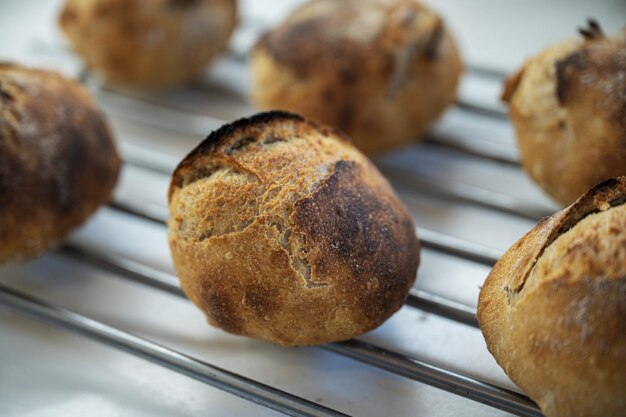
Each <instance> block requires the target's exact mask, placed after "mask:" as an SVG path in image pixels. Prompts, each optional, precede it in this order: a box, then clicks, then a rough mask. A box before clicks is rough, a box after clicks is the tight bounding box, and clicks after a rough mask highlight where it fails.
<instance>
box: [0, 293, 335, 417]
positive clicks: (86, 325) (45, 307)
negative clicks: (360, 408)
mask: <svg viewBox="0 0 626 417" xmlns="http://www.w3.org/2000/svg"><path fill="white" fill-rule="evenodd" d="M0 305H2V306H4V307H8V308H10V309H12V310H13V311H15V312H18V313H21V314H23V315H26V316H30V317H32V318H35V319H38V320H40V321H43V322H45V323H47V324H51V325H53V326H56V327H60V328H63V329H66V330H69V331H71V332H72V333H76V334H79V335H82V336H85V337H88V338H90V339H93V340H95V341H98V342H100V343H103V344H106V345H108V346H112V347H114V348H117V349H119V350H122V351H124V352H127V353H130V354H132V355H134V356H138V357H140V358H142V359H145V360H147V361H149V362H152V363H155V364H157V365H161V366H163V367H166V368H168V369H171V370H173V371H175V372H178V373H181V374H183V375H186V376H188V377H190V378H193V379H196V380H198V381H201V382H204V383H205V384H208V385H211V386H213V387H216V388H219V389H221V390H223V391H226V392H229V393H231V394H233V395H236V396H238V397H240V398H243V399H246V400H248V401H252V402H254V403H256V404H259V405H262V406H264V407H268V408H271V409H273V410H276V411H279V412H281V413H284V414H287V415H290V416H302V417H305V416H307V417H311V416H346V414H343V413H340V412H338V411H335V410H332V409H330V408H328V407H324V406H323V405H320V404H317V403H314V402H311V401H308V400H305V399H303V398H300V397H297V396H295V395H292V394H289V393H287V392H284V391H281V390H278V389H276V388H272V387H270V386H268V385H265V384H262V383H260V382H257V381H255V380H252V379H249V378H246V377H243V376H241V375H237V374H235V373H233V372H230V371H227V370H225V369H221V368H218V367H216V366H213V365H210V364H208V363H206V362H203V361H200V360H198V359H195V358H192V357H190V356H187V355H184V354H182V353H179V352H177V351H175V350H172V349H169V348H166V347H164V346H161V345H159V344H157V343H154V342H151V341H149V340H146V339H144V338H141V337H138V336H135V335H132V334H130V333H126V332H124V331H122V330H119V329H116V328H114V327H111V326H108V325H106V324H104V323H102V322H99V321H96V320H93V319H91V318H89V317H86V316H83V315H81V314H77V313H75V312H73V311H70V310H66V309H63V308H59V307H56V306H54V305H52V304H49V303H47V302H45V301H43V300H40V299H38V298H35V297H32V296H30V295H27V294H24V293H21V292H19V291H16V290H14V289H11V288H9V287H7V286H5V285H2V284H0Z"/></svg>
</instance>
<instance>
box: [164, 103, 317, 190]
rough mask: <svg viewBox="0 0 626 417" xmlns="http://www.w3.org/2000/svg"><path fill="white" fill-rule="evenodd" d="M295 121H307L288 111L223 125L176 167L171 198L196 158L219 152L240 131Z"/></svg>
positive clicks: (254, 116)
mask: <svg viewBox="0 0 626 417" xmlns="http://www.w3.org/2000/svg"><path fill="white" fill-rule="evenodd" d="M290 120H291V121H295V122H305V119H304V118H303V117H302V116H300V115H298V114H295V113H290V112H286V111H280V110H274V111H268V112H262V113H257V114H255V115H253V116H251V117H247V118H245V117H244V118H241V119H238V120H235V121H234V122H232V123H228V124H225V125H223V126H222V127H220V128H219V129H217V130H214V131H213V132H211V134H209V136H207V137H206V139H204V140H203V141H202V142H201V143H200V144H199V145H198V146H196V148H195V149H193V150H192V151H191V152H190V153H189V154H188V155H187V156H186V157H185V158H184V159H183V160H182V161H181V162H180V163H179V164H178V166H177V167H176V169H175V170H174V174H173V175H172V182H171V184H170V190H169V198H171V196H172V193H173V191H174V189H175V188H179V187H181V186H182V184H183V176H182V175H181V174H180V171H181V170H182V169H184V168H185V167H187V166H190V165H191V164H193V162H194V161H195V159H196V158H198V157H200V156H201V155H205V154H209V153H211V152H214V151H216V150H217V148H218V147H219V146H220V145H222V144H224V143H225V142H226V141H227V140H229V139H230V138H231V137H233V136H234V135H237V134H238V133H239V132H240V131H243V130H244V129H247V128H250V127H254V126H263V125H266V124H270V123H274V122H278V121H290Z"/></svg>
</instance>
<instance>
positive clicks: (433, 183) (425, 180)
mask: <svg viewBox="0 0 626 417" xmlns="http://www.w3.org/2000/svg"><path fill="white" fill-rule="evenodd" d="M378 168H379V169H380V170H381V172H382V173H383V174H384V175H385V177H387V178H389V179H390V180H391V181H392V182H394V183H396V184H400V185H404V186H407V187H410V188H411V189H412V190H418V191H422V192H425V193H428V194H431V195H435V196H439V197H444V198H453V199H455V200H457V201H461V202H464V203H470V204H473V205H476V206H480V207H485V208H488V209H491V210H496V211H500V212H503V213H508V214H513V215H515V216H519V217H523V218H526V219H529V220H533V221H537V220H539V219H541V218H543V217H546V216H549V215H551V214H552V211H551V210H550V209H549V208H544V207H540V206H538V205H536V204H532V203H529V202H526V201H523V200H520V199H518V198H515V197H512V196H509V195H507V194H502V193H498V192H496V191H491V190H488V189H486V188H482V187H477V186H475V185H471V184H464V183H460V182H456V181H451V180H446V179H443V178H438V177H434V176H432V175H428V174H421V173H420V174H419V175H418V174H417V173H415V172H412V171H409V170H407V169H404V168H398V167H394V166H391V164H379V165H378Z"/></svg>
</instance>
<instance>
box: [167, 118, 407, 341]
mask: <svg viewBox="0 0 626 417" xmlns="http://www.w3.org/2000/svg"><path fill="white" fill-rule="evenodd" d="M169 208H170V217H169V220H168V228H169V243H170V248H171V251H172V256H173V260H174V266H175V269H176V272H177V273H178V276H179V277H180V281H181V283H182V287H183V289H184V291H185V293H186V294H187V296H188V297H189V298H190V299H191V300H192V301H193V302H194V303H195V304H196V305H197V306H198V307H199V308H200V309H201V310H202V311H203V312H204V313H205V315H206V317H207V319H208V321H209V323H211V324H212V325H214V326H218V327H221V328H222V329H224V330H226V331H228V332H231V333H235V334H240V335H246V336H251V337H255V338H259V339H263V340H267V341H270V342H274V343H278V344H281V345H288V346H302V345H315V344H321V343H326V342H331V341H337V340H344V339H349V338H351V337H353V336H355V335H358V334H361V333H364V332H366V331H369V330H371V329H373V328H375V327H376V326H378V325H380V324H381V323H382V322H383V321H384V320H386V319H387V318H388V317H389V316H391V315H392V314H393V313H394V312H395V311H396V310H398V309H399V308H400V307H401V306H402V304H403V302H404V301H405V299H406V297H407V294H408V291H409V289H410V288H411V286H412V284H413V282H414V280H415V273H416V270H417V266H418V263H419V243H418V240H417V238H416V236H415V229H414V226H413V223H412V220H411V217H410V215H409V213H408V212H407V210H406V208H405V207H404V205H403V204H402V203H401V202H400V200H399V199H398V197H396V195H395V193H394V192H393V190H392V188H391V187H390V186H389V184H388V183H387V181H386V180H385V179H384V178H383V177H382V176H381V174H380V173H379V172H378V171H377V170H376V168H375V167H374V166H373V165H372V164H371V163H370V162H369V161H368V160H367V159H366V158H365V157H364V156H363V155H362V154H361V153H359V152H358V151H357V150H356V149H354V148H353V147H352V146H351V145H350V144H349V143H348V142H347V140H346V138H345V136H343V135H342V134H341V133H339V132H337V131H335V130H333V129H332V128H329V127H327V126H324V125H320V124H317V123H314V122H309V121H306V120H305V119H303V118H302V117H300V116H297V115H295V114H290V113H284V112H270V113H261V114H258V115H256V116H253V117H251V118H249V119H241V120H239V121H236V122H234V123H232V124H229V125H226V126H224V127H222V128H221V129H219V130H217V131H215V132H213V133H211V135H210V136H209V137H208V138H207V139H206V140H205V141H204V142H202V143H201V144H200V145H199V146H198V147H197V148H196V149H195V150H194V151H193V152H191V153H190V154H189V155H188V156H187V157H186V158H185V159H184V160H183V161H182V162H181V163H180V165H179V166H178V167H177V168H176V170H175V171H174V174H173V177H172V183H171V186H170V191H169Z"/></svg>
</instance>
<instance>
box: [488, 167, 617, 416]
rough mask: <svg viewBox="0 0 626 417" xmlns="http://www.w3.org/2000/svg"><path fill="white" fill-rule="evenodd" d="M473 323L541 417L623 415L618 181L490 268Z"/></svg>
mask: <svg viewBox="0 0 626 417" xmlns="http://www.w3.org/2000/svg"><path fill="white" fill-rule="evenodd" d="M478 320H479V322H480V327H481V329H482V331H483V334H484V336H485V339H486V341H487V347H488V348H489V350H490V351H491V353H492V354H493V355H494V357H495V358H496V360H497V361H498V363H499V364H500V366H502V368H504V370H505V372H506V373H507V374H508V375H509V376H510V377H511V379H512V380H513V381H514V382H515V383H517V384H518V385H519V386H520V387H521V388H522V389H523V390H524V391H525V392H526V393H527V394H528V395H529V396H530V398H532V399H533V400H535V401H536V402H537V403H538V404H539V406H540V407H541V409H542V410H543V412H544V413H545V414H546V416H548V417H583V416H584V417H589V416H604V417H619V416H625V415H626V395H625V394H626V391H625V389H626V177H620V178H618V179H613V180H608V181H606V182H604V183H602V184H600V185H598V186H597V187H596V188H594V189H592V190H591V191H589V192H588V193H587V194H585V195H583V196H582V197H581V198H580V199H579V200H577V201H576V202H575V203H574V204H573V205H571V206H570V207H568V208H566V209H565V210H563V211H560V212H558V213H556V214H555V215H553V216H552V217H549V218H546V219H544V220H542V221H541V222H540V223H539V224H538V225H537V226H536V227H535V228H534V229H533V230H531V231H530V232H529V233H528V234H527V235H526V236H524V237H523V238H522V239H521V240H520V241H518V242H517V243H516V244H515V245H514V246H513V247H512V248H511V249H509V251H508V252H506V254H505V255H504V256H503V257H502V259H500V261H499V262H498V263H497V264H496V266H495V267H494V269H493V271H492V272H491V274H490V275H489V277H488V278H487V281H486V282H485V285H484V287H483V288H482V290H481V293H480V299H479V303H478Z"/></svg>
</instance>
